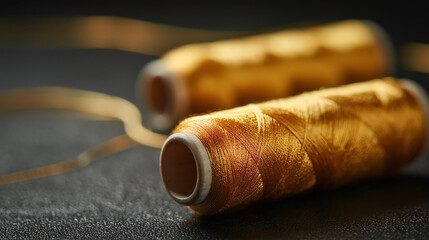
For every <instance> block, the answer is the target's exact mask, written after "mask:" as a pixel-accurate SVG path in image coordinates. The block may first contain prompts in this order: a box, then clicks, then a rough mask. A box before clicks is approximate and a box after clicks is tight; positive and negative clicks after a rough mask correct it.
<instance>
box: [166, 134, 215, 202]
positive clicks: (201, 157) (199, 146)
mask: <svg viewBox="0 0 429 240" xmlns="http://www.w3.org/2000/svg"><path fill="white" fill-rule="evenodd" d="M172 143H181V144H183V146H185V147H187V148H188V149H189V150H190V151H191V152H192V156H193V160H194V164H195V165H196V172H197V174H196V181H195V187H194V189H193V191H192V193H191V194H189V195H187V196H184V195H183V194H181V193H177V189H173V188H172V187H171V185H169V183H168V181H169V180H168V178H169V177H170V178H171V177H172V176H171V172H170V171H167V170H166V168H167V167H170V168H172V167H173V168H174V167H175V166H174V163H175V161H174V160H173V159H172V157H171V152H170V151H171V148H169V146H170V145H171V144H172ZM179 157H180V156H179ZM160 172H161V177H162V180H163V183H164V187H165V189H166V190H167V192H168V194H169V195H170V196H171V197H172V198H173V199H174V200H175V201H176V202H178V203H180V204H183V205H187V206H191V205H196V204H200V203H202V202H203V201H204V200H205V199H206V197H207V195H208V193H209V192H210V188H211V183H212V168H211V163H210V158H209V156H208V153H207V150H206V148H205V147H204V145H203V143H202V142H201V141H200V139H198V137H196V136H195V135H193V134H191V133H175V134H172V135H171V136H170V137H168V138H167V140H166V141H165V143H164V145H163V146H162V149H161V156H160ZM167 173H170V176H168V175H167ZM173 174H174V173H173ZM173 178H175V176H173Z"/></svg>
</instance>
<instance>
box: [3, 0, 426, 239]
mask: <svg viewBox="0 0 429 240" xmlns="http://www.w3.org/2000/svg"><path fill="white" fill-rule="evenodd" d="M425 9H426V8H425V7H424V6H423V3H417V2H415V1H389V2H381V1H373V2H370V1H368V2H361V1H359V2H358V1H347V2H332V3H328V2H325V1H299V2H292V1H289V2H286V1H284V2H282V3H270V2H266V1H264V2H259V3H250V2H247V3H241V4H239V3H229V4H223V3H220V2H209V3H208V2H198V3H181V2H179V1H177V2H176V3H164V2H157V3H154V2H150V3H148V2H139V3H138V4H136V3H129V2H125V1H117V2H110V3H106V2H104V1H93V2H90V3H89V2H85V3H80V4H79V3H77V2H76V1H63V2H62V3H58V2H40V1H39V2H25V1H4V2H3V3H2V6H1V7H0V15H1V16H2V17H11V16H12V17H16V16H18V17H26V18H29V17H44V16H87V15H111V16H124V17H132V18H137V19H142V20H148V21H154V22H159V23H166V24H173V25H177V26H183V27H192V28H202V29H217V30H245V31H249V30H250V31H252V30H255V31H260V30H264V29H267V28H278V27H282V26H290V25H294V24H297V23H302V22H326V21H336V20H343V19H350V18H357V19H369V20H373V21H375V22H377V23H379V24H380V25H381V26H382V27H383V28H384V29H385V30H386V31H387V32H388V34H389V35H390V36H391V38H392V40H393V42H394V46H395V50H396V52H398V53H399V52H400V49H401V46H403V45H404V44H405V43H407V42H422V43H429V32H428V31H427V25H428V23H429V21H428V19H429V17H428V16H427V13H426V10H425ZM153 59H154V57H151V56H145V55H141V54H135V53H128V52H120V51H116V50H49V51H47V50H21V49H0V90H7V89H11V88H16V87H30V86H46V85H60V86H69V87H75V88H81V89H88V90H95V91H99V92H104V93H108V94H112V95H116V96H120V97H123V98H126V99H128V100H130V101H133V102H135V100H134V98H135V97H134V91H135V90H134V84H135V78H136V76H137V73H138V71H139V69H140V68H141V67H142V66H143V65H144V64H145V63H147V62H148V61H150V60H153ZM395 76H396V77H406V78H412V79H414V80H416V81H417V82H419V83H420V84H422V85H423V86H424V87H425V88H426V89H429V84H428V83H427V79H428V77H429V76H428V75H427V74H423V73H416V72H410V71H406V70H404V69H402V68H400V66H399V67H398V70H397V72H396V73H395ZM122 132H123V130H122V126H121V125H120V124H119V123H113V122H100V121H86V120H82V119H78V118H74V117H70V116H57V115H52V114H48V113H40V112H23V113H13V114H3V115H1V117H0V174H6V173H9V172H13V171H18V170H24V169H29V168H33V167H37V166H42V165H45V164H48V163H54V162H58V161H61V160H65V159H68V158H70V157H73V156H75V155H77V154H79V153H80V152H81V151H83V150H85V149H87V148H88V147H91V146H95V145H97V144H99V143H101V142H103V141H104V140H107V139H109V138H111V137H113V136H116V135H119V134H121V133H122ZM158 156H159V150H156V149H150V148H147V147H137V148H135V149H132V150H129V151H126V152H122V153H119V154H116V155H113V156H109V157H107V158H105V159H102V160H100V161H97V162H95V163H94V164H92V165H90V166H89V167H86V168H84V169H79V170H77V171H73V172H69V173H66V174H62V175H58V176H52V177H47V178H44V179H39V180H33V181H28V182H22V183H16V184H10V185H5V186H0V238H40V237H47V238H81V237H84V238H94V237H105V238H207V239H210V238H223V237H234V238H248V237H254V238H266V237H268V238H307V239H323V238H328V239H333V238H357V239H367V238H375V239H380V238H389V239H391V238H399V239H409V238H415V239H427V238H428V237H429V161H428V160H429V159H428V156H425V157H424V158H422V159H420V160H418V161H417V162H415V163H414V164H413V165H412V166H411V167H410V168H408V169H407V170H406V171H405V172H404V173H403V174H401V175H400V176H397V177H395V178H392V179H387V180H383V181H376V182H367V183H362V184H358V185H354V186H349V187H345V188H342V189H338V190H335V191H330V192H313V193H309V194H305V195H301V196H296V197H292V198H290V199H285V200H283V201H280V202H276V203H271V204H260V205H256V206H253V207H250V208H248V209H246V210H243V211H240V212H237V213H232V214H227V215H219V216H213V217H200V216H197V215H195V214H193V213H192V212H190V211H189V210H187V209H186V208H185V207H182V206H180V205H178V204H176V203H175V202H174V201H173V200H171V199H170V198H169V197H168V195H167V194H166V192H165V190H164V188H163V186H162V182H161V178H160V176H159V173H158V172H159V170H158Z"/></svg>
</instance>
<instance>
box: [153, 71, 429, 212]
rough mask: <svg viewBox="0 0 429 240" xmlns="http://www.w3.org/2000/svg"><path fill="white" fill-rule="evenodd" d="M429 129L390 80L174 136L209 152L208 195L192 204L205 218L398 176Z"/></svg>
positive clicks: (272, 105)
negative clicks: (189, 137) (189, 139)
mask: <svg viewBox="0 0 429 240" xmlns="http://www.w3.org/2000/svg"><path fill="white" fill-rule="evenodd" d="M426 127H427V126H426V119H425V112H424V109H423V106H422V105H421V103H420V102H419V101H418V99H417V98H416V97H415V96H414V95H413V94H412V93H411V92H409V91H408V90H406V88H405V87H403V85H401V82H397V81H395V80H393V79H384V80H373V81H369V82H365V83H356V84H351V85H348V86H343V87H338V88H332V89H326V90H321V91H315V92H310V93H305V94H302V95H299V96H296V97H291V98H287V99H281V100H273V101H269V102H265V103H261V104H251V105H247V106H244V107H239V108H235V109H231V110H226V111H220V112H215V113H211V114H208V115H202V116H197V117H192V118H188V119H186V120H184V121H182V122H181V123H180V124H179V125H178V126H177V127H176V128H175V130H174V131H173V133H191V134H193V135H195V136H196V137H197V138H198V139H199V140H200V141H201V142H202V144H203V145H204V147H205V149H206V151H207V154H208V156H209V159H210V165H211V171H212V178H211V186H210V191H209V193H208V195H207V197H206V198H205V200H204V201H203V202H202V203H200V204H197V205H193V206H190V208H191V209H192V210H193V211H195V212H197V213H200V214H205V215H207V214H216V213H220V212H224V211H227V210H231V209H235V208H239V207H243V206H246V205H249V204H251V203H254V202H257V201H265V200H273V199H281V198H284V197H287V196H291V195H295V194H298V193H301V192H303V191H306V190H309V189H313V188H319V189H331V188H336V187H340V186H343V185H346V184H350V183H355V182H358V181H361V180H365V179H374V178H381V177H385V176H389V175H392V174H396V173H398V172H399V171H400V170H401V169H402V168H403V167H404V166H406V165H408V164H409V163H410V162H411V161H412V160H414V159H415V158H416V157H417V156H418V154H419V153H420V152H421V151H422V148H423V145H424V143H425V141H426V139H425V138H426ZM163 154H164V153H163ZM164 156H167V155H165V154H164ZM161 161H163V159H161ZM167 189H168V186H167Z"/></svg>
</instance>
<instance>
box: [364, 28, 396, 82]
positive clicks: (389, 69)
mask: <svg viewBox="0 0 429 240" xmlns="http://www.w3.org/2000/svg"><path fill="white" fill-rule="evenodd" d="M362 22H363V23H364V24H365V25H366V26H368V27H369V28H370V29H371V31H372V32H373V34H374V44H375V45H376V47H377V52H378V55H379V59H380V62H382V64H383V65H384V68H385V71H384V74H385V75H384V76H382V77H385V76H389V75H394V74H395V63H396V54H395V51H394V48H393V44H392V40H391V39H390V37H389V35H388V34H387V32H386V31H385V30H384V29H383V28H382V27H381V26H380V25H379V24H377V23H376V22H373V21H371V20H362Z"/></svg>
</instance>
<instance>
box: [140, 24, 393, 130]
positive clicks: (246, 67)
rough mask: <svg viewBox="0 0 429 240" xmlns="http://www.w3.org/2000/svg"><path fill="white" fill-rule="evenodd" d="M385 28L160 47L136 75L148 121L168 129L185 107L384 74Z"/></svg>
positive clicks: (240, 101) (225, 104)
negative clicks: (164, 49) (158, 55)
mask: <svg viewBox="0 0 429 240" xmlns="http://www.w3.org/2000/svg"><path fill="white" fill-rule="evenodd" d="M389 46H390V43H389V41H388V40H387V38H386V36H385V34H384V32H383V31H382V30H381V29H380V28H379V27H378V26H376V25H375V24H373V23H370V22H366V21H356V20H351V21H344V22H338V23H334V24H329V25H326V26H319V27H312V28H304V29H298V30H288V31H282V32H276V33H272V34H265V35H260V36H253V37H247V38H242V39H233V40H225V41H218V42H212V43H203V44H191V45H186V46H182V47H179V48H176V49H174V50H172V51H169V52H167V53H166V54H165V55H164V56H163V57H162V58H161V59H160V60H156V61H154V62H152V63H151V64H149V65H147V66H146V67H145V68H144V69H143V70H142V72H141V73H140V76H139V86H138V87H137V95H138V96H141V99H140V102H141V104H142V107H143V111H144V112H146V113H147V115H148V117H149V124H150V125H151V126H152V127H154V128H155V129H157V130H163V131H166V130H170V129H171V128H173V127H174V126H175V125H176V124H177V122H179V120H182V119H184V118H185V117H187V116H188V115H190V114H196V113H207V112H212V111H217V110H223V109H228V108H232V107H237V106H242V105H244V104H248V103H253V102H260V101H265V100H270V99H276V98H282V97H286V96H290V95H294V94H296V93H300V92H303V91H308V90H315V89H318V88H320V87H332V86H338V85H341V84H345V83H349V82H357V81H364V80H368V79H373V78H379V77H384V76H387V75H390V73H391V70H392V66H391V65H392V64H391V63H392V59H393V58H392V53H391V52H392V51H391V50H390V47H389Z"/></svg>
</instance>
